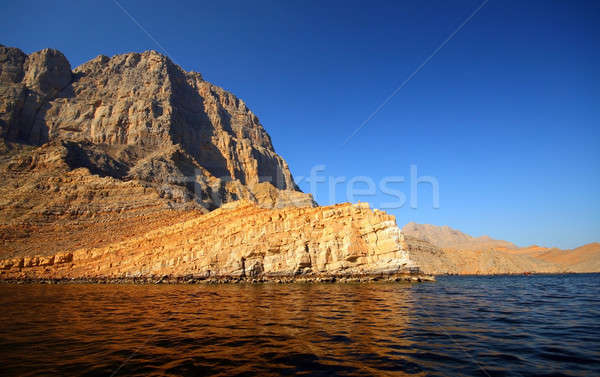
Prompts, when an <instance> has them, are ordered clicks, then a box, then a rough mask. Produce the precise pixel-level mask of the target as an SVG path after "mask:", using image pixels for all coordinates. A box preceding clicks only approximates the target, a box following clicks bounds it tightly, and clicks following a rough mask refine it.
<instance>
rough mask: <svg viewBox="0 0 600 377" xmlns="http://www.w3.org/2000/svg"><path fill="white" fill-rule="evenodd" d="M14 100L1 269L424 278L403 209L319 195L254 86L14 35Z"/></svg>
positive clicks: (1, 90)
mask: <svg viewBox="0 0 600 377" xmlns="http://www.w3.org/2000/svg"><path fill="white" fill-rule="evenodd" d="M0 110H1V112H0V173H1V174H2V178H3V179H2V181H1V182H0V280H2V279H20V280H23V279H92V280H95V281H98V280H102V281H105V280H107V279H108V280H111V279H116V280H117V281H120V279H142V281H156V279H157V277H158V278H160V280H159V281H162V279H163V277H164V276H165V275H166V276H167V278H168V279H171V278H173V279H176V280H177V279H179V281H181V279H185V281H190V280H193V281H196V280H205V281H206V280H207V279H208V280H210V281H231V280H234V281H240V280H245V279H253V280H255V279H258V280H263V279H284V280H285V281H290V280H294V279H297V278H302V279H321V278H324V277H325V278H327V279H329V280H331V279H332V278H333V277H336V278H343V279H364V278H365V276H369V275H376V276H375V277H373V276H372V278H377V279H379V278H381V277H382V276H384V275H385V276H387V277H388V278H390V279H393V280H395V279H409V280H411V279H417V278H419V277H415V276H414V275H413V274H412V273H411V271H410V270H408V268H409V267H413V266H414V265H413V264H412V262H411V261H410V259H409V258H408V253H407V252H406V250H404V249H403V248H402V247H401V242H400V239H401V234H400V229H399V228H398V226H397V225H396V221H395V218H394V217H393V216H390V215H388V214H386V213H384V212H381V211H377V210H375V211H373V210H371V209H369V207H368V205H365V204H355V205H352V204H341V205H335V206H329V207H316V204H315V202H314V201H313V199H312V196H311V195H309V194H304V193H302V192H301V191H300V190H299V189H298V187H297V186H296V184H295V183H294V180H293V178H292V175H291V173H290V170H289V168H288V165H287V163H286V162H285V161H284V160H283V158H281V157H280V156H279V155H278V154H277V153H275V150H274V148H273V145H272V142H271V138H270V137H269V135H268V134H267V132H266V131H265V129H264V128H263V127H262V125H261V124H260V122H259V121H258V119H257V117H256V116H255V115H254V114H253V113H252V112H251V111H250V110H249V109H248V108H247V107H246V105H245V104H244V102H243V101H241V100H240V99H238V98H236V97H235V96H234V95H233V94H231V93H229V92H227V91H225V90H223V89H221V88H219V87H217V86H214V85H212V84H210V83H208V82H206V81H204V80H203V79H202V76H201V75H200V74H199V73H195V72H185V71H183V70H182V69H181V68H180V67H178V66H176V65H175V64H173V62H171V61H170V60H169V59H168V58H167V57H165V56H163V55H161V54H158V53H156V52H154V51H147V52H144V53H141V54H140V53H129V54H122V55H117V56H113V57H112V58H108V57H106V56H98V57H97V58H95V59H93V60H91V61H89V62H87V63H85V64H83V65H81V66H79V67H77V68H75V69H71V66H70V64H69V62H68V61H67V59H66V58H65V57H64V55H63V54H61V53H60V52H59V51H56V50H52V49H45V50H42V51H39V52H35V53H33V54H31V55H26V54H24V53H23V52H22V51H20V50H19V49H16V48H10V47H0ZM422 278H423V277H422ZM111 281H113V280H111ZM136 281H138V280H136Z"/></svg>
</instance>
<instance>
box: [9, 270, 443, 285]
mask: <svg viewBox="0 0 600 377" xmlns="http://www.w3.org/2000/svg"><path fill="white" fill-rule="evenodd" d="M435 280H436V278H435V276H434V275H428V274H423V273H420V272H417V273H415V272H407V273H392V274H347V275H344V274H306V275H296V276H269V275H263V276H255V277H244V276H218V277H200V276H193V275H186V276H169V275H163V276H139V277H129V276H127V277H114V276H113V277H109V276H106V277H102V276H99V277H98V276H96V277H80V278H31V277H22V278H18V277H17V278H0V284H141V285H144V284H262V283H274V284H293V283H371V282H389V283H397V282H405V283H421V282H427V281H429V282H432V281H435Z"/></svg>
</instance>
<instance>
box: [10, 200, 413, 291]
mask: <svg viewBox="0 0 600 377" xmlns="http://www.w3.org/2000/svg"><path fill="white" fill-rule="evenodd" d="M411 266H413V265H412V263H411V261H410V260H409V257H408V253H407V252H406V251H405V250H404V249H403V248H402V243H401V234H400V229H399V228H398V227H397V225H396V222H395V218H394V217H393V216H391V215H387V214H385V213H384V212H381V211H377V210H375V211H372V210H370V209H369V208H368V205H366V204H355V205H351V204H341V205H335V206H329V207H319V208H286V209H279V210H268V209H264V208H260V207H257V206H256V205H254V204H253V203H251V202H248V201H241V202H234V203H232V204H227V205H224V206H223V207H222V208H220V209H217V210H215V211H213V212H210V213H208V214H197V215H195V216H192V217H191V218H189V219H187V220H185V221H181V222H179V223H176V224H172V225H167V226H163V227H158V228H156V229H154V230H152V231H148V232H146V233H138V234H135V235H133V236H131V237H129V238H127V239H125V240H122V241H119V242H114V243H110V244H107V245H104V246H100V247H83V248H80V249H77V250H74V251H73V252H61V253H58V254H55V255H48V256H29V257H20V258H12V259H8V260H4V261H2V262H0V268H1V271H0V278H3V279H8V278H21V279H24V278H38V279H39V278H54V279H57V278H58V279H60V278H67V279H68V278H79V279H82V278H84V279H97V278H134V277H139V278H144V277H157V276H163V275H169V276H175V277H178V276H179V277H181V276H186V277H188V278H190V279H193V278H195V279H208V278H223V277H228V278H240V277H246V278H253V279H254V278H256V279H263V278H276V277H279V278H281V277H302V276H328V277H332V276H338V277H343V276H362V275H369V276H374V275H384V276H389V275H390V274H391V275H394V274H398V273H403V272H406V270H407V268H409V267H411ZM395 276H398V275H395Z"/></svg>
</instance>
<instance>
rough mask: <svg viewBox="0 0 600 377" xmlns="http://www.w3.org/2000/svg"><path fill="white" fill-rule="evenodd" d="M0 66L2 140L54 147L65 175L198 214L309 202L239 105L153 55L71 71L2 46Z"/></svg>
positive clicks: (52, 58)
mask: <svg viewBox="0 0 600 377" xmlns="http://www.w3.org/2000/svg"><path fill="white" fill-rule="evenodd" d="M0 63H1V67H0V84H1V86H0V87H1V90H0V99H1V103H2V105H1V106H2V107H1V116H0V137H1V138H2V139H4V140H5V141H7V142H17V143H21V144H26V145H31V146H41V145H42V144H45V143H48V142H51V143H52V147H50V148H47V149H52V153H54V154H57V155H61V154H66V157H65V158H64V162H65V163H66V164H67V165H68V167H69V168H70V169H71V170H75V169H77V168H86V169H88V170H89V171H90V172H91V173H93V174H97V175H99V176H101V177H111V178H114V179H116V180H119V181H137V182H143V183H144V184H145V185H147V186H151V187H152V188H154V189H155V190H156V191H157V192H158V193H159V194H160V195H161V196H162V197H166V198H167V200H169V201H171V202H176V203H181V202H191V203H190V204H193V205H195V206H196V207H197V208H200V207H202V208H206V209H209V210H210V209H214V208H217V207H219V206H220V205H221V204H223V203H225V202H228V201H231V200H236V199H242V198H243V199H248V200H252V201H255V202H258V203H260V204H267V205H269V206H274V207H278V206H286V205H288V204H290V202H298V204H300V205H313V204H314V203H313V201H312V198H310V196H309V195H306V194H302V193H300V191H299V189H298V187H297V186H296V184H295V183H294V180H293V178H292V175H291V173H290V171H289V168H288V165H287V163H286V162H285V161H284V160H283V158H281V157H280V156H279V155H278V154H276V153H275V150H274V148H273V145H272V143H271V138H270V137H269V135H268V134H267V132H266V131H265V130H264V128H263V127H262V125H261V124H260V122H259V120H258V118H257V117H256V116H255V115H254V114H253V113H252V112H251V111H250V110H249V109H248V108H247V106H246V105H245V104H244V102H243V101H242V100H240V99H238V98H237V97H235V96H234V95H233V94H231V93H229V92H227V91H225V90H223V89H221V88H219V87H217V86H215V85H212V84H210V83H209V82H206V81H204V80H203V79H202V76H201V75H200V74H199V73H195V72H185V71H183V70H182V69H181V68H180V67H178V66H177V65H175V64H173V62H171V60H169V58H167V57H165V56H163V55H161V54H159V53H157V52H155V51H147V52H144V53H141V54H140V53H129V54H122V55H117V56H113V57H112V58H108V57H106V56H102V55H101V56H98V57H97V58H95V59H93V60H91V61H89V62H87V63H84V64H82V65H81V66H79V67H77V68H75V69H74V70H71V66H70V64H69V62H68V61H67V59H66V58H65V57H64V55H63V54H62V53H60V52H59V51H56V50H52V49H45V50H42V51H39V52H35V53H33V54H31V55H29V56H28V55H26V54H24V53H23V52H22V51H21V50H19V49H16V48H10V47H0ZM7 148H8V149H10V147H7ZM24 151H25V150H21V151H20V153H24ZM27 151H29V150H27ZM35 152H36V150H32V151H31V155H33V154H35ZM48 152H49V151H48Z"/></svg>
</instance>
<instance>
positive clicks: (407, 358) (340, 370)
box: [0, 275, 600, 376]
mask: <svg viewBox="0 0 600 377" xmlns="http://www.w3.org/2000/svg"><path fill="white" fill-rule="evenodd" d="M599 283H600V275H578V276H575V275H564V276H535V277H495V278H488V277H477V278H460V277H449V278H440V279H439V280H438V282H436V283H424V284H418V285H408V284H291V285H275V284H265V285H254V286H253V285H239V286H236V285H223V286H203V285H200V286H186V285H175V286H151V285H147V286H133V285H121V286H118V285H116V286H110V285H109V286H105V285H56V286H47V285H23V286H9V285H0V304H1V308H2V311H1V312H0V374H2V375H48V374H52V375H103V376H105V375H111V374H115V372H116V375H132V374H135V375H152V374H154V375H165V374H167V375H238V374H243V375H280V374H311V375H332V374H339V375H400V376H402V375H460V374H463V375H482V376H487V375H490V376H493V375H507V374H517V375H518V374H528V375H536V374H537V375H551V374H552V375H557V374H558V375H560V374H564V375H594V374H595V375H598V373H600V341H599V338H600V326H599V324H598V319H599V318H600V296H599V293H600V288H599V287H600V285H599Z"/></svg>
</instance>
